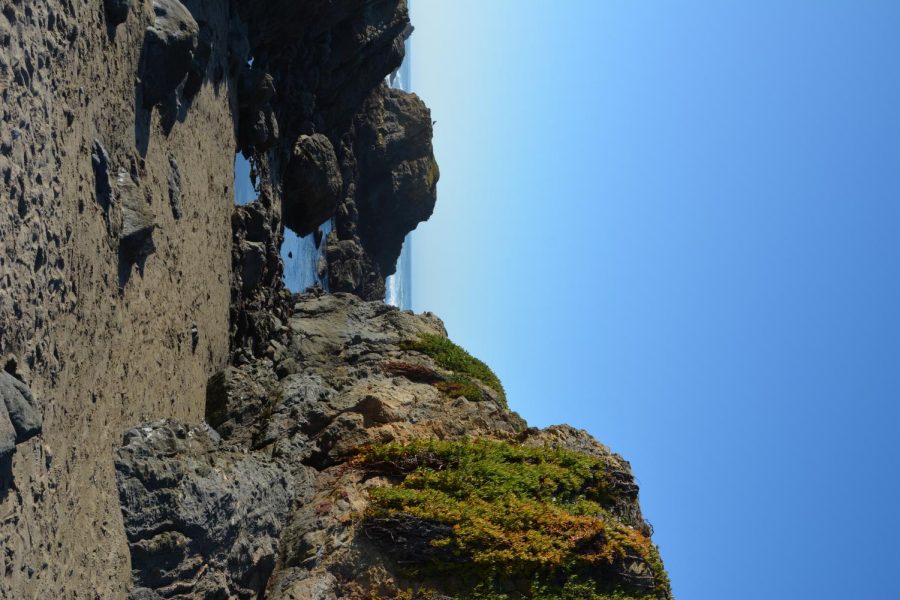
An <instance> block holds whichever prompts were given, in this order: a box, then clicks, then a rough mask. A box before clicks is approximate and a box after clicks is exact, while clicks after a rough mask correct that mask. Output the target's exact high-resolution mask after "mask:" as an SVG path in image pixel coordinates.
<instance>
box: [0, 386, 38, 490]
mask: <svg viewBox="0 0 900 600" xmlns="http://www.w3.org/2000/svg"><path fill="white" fill-rule="evenodd" d="M43 420H44V418H43V415H42V414H41V409H40V407H39V406H38V404H37V402H35V399H34V396H33V395H32V394H31V390H30V389H28V386H27V385H25V384H24V383H23V382H22V381H20V380H19V379H17V378H16V377H14V376H13V375H11V374H10V373H7V372H6V371H0V463H2V462H3V461H4V460H6V459H8V458H9V457H10V455H11V454H12V453H13V452H15V450H16V445H17V444H22V443H24V442H27V441H28V440H30V439H31V438H33V437H34V436H36V435H38V434H39V433H40V432H41V426H42V423H43ZM5 470H6V469H5V468H4V467H3V466H2V465H0V480H3V481H5V480H7V479H8V478H9V474H8V473H3V472H2V471H5ZM3 487H5V486H3V485H2V484H0V490H2V488H3Z"/></svg>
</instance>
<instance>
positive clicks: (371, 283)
mask: <svg viewBox="0 0 900 600" xmlns="http://www.w3.org/2000/svg"><path fill="white" fill-rule="evenodd" d="M353 132H354V137H353V146H352V151H351V152H348V153H347V154H346V155H345V157H344V163H343V166H344V172H345V178H346V179H347V180H349V181H350V183H349V184H348V185H347V188H348V189H349V190H350V193H348V194H347V195H345V197H344V199H343V201H342V203H341V205H340V206H339V207H338V210H337V212H336V214H335V228H334V231H333V233H332V234H331V235H330V236H329V237H328V240H327V243H328V246H327V250H326V256H327V259H328V264H329V288H330V289H331V290H332V291H337V292H352V293H355V294H357V295H359V296H360V297H362V298H366V299H369V300H376V299H381V298H384V279H385V278H386V277H387V276H389V275H392V274H393V273H394V272H395V270H396V264H397V259H398V258H399V257H400V251H401V249H402V247H403V240H404V238H405V237H406V235H407V234H408V233H409V232H410V231H412V230H413V229H415V228H416V226H417V225H418V224H419V223H421V222H422V221H425V220H427V219H428V218H429V217H430V216H431V213H432V211H433V210H434V205H435V201H436V199H437V181H438V178H439V171H438V166H437V162H436V161H435V158H434V151H433V149H432V145H431V138H432V121H431V112H430V111H429V110H428V108H427V107H426V106H425V104H424V103H423V102H422V101H421V100H420V99H419V97H418V96H416V95H415V94H409V93H407V92H404V91H402V90H397V89H393V88H389V87H387V85H385V84H382V85H381V86H379V88H378V89H377V90H376V91H375V92H374V93H373V94H372V95H371V96H370V97H369V98H368V99H367V101H366V105H365V108H364V110H363V111H362V112H361V113H360V114H359V115H358V116H357V117H356V119H355V120H354V130H353Z"/></svg>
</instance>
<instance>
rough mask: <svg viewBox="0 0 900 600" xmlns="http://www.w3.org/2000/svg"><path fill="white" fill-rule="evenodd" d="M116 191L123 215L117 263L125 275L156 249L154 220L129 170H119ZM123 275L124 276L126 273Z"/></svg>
mask: <svg viewBox="0 0 900 600" xmlns="http://www.w3.org/2000/svg"><path fill="white" fill-rule="evenodd" d="M116 194H117V199H118V201H119V205H120V209H121V216H122V224H121V229H120V231H119V262H120V265H119V267H120V271H122V272H123V273H122V275H124V273H125V272H128V271H130V269H131V267H132V265H135V264H136V265H138V267H139V268H140V269H143V267H144V261H146V259H147V257H149V256H150V255H151V254H153V253H154V252H155V251H156V245H155V244H154V243H153V230H154V229H156V223H155V219H154V215H153V211H152V209H151V207H150V205H149V204H147V202H146V200H145V199H144V196H143V194H142V193H141V190H140V188H139V187H138V185H137V182H136V181H135V180H134V179H133V178H132V177H131V175H130V174H129V173H127V172H125V171H120V172H119V175H118V177H116ZM124 279H125V280H127V277H124Z"/></svg>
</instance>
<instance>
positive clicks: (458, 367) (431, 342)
mask: <svg viewBox="0 0 900 600" xmlns="http://www.w3.org/2000/svg"><path fill="white" fill-rule="evenodd" d="M401 347H402V348H403V349H404V350H414V351H416V352H421V353H422V354H425V355H427V356H430V357H431V359H432V360H434V362H435V363H437V364H438V366H440V367H441V368H444V369H447V370H448V371H453V373H454V376H453V377H451V378H448V379H447V381H444V382H440V383H437V384H435V387H437V388H438V389H440V390H441V391H442V392H444V393H446V394H448V395H452V394H456V396H465V397H466V398H468V399H469V400H473V401H479V400H482V399H483V394H482V393H481V390H479V389H478V386H477V384H476V383H475V382H474V381H472V380H473V379H475V380H478V381H480V382H481V383H483V384H484V385H486V386H487V387H488V388H490V389H492V390H494V391H495V392H497V395H498V399H499V401H500V404H501V405H502V406H503V407H504V408H505V407H506V392H505V391H504V390H503V384H501V383H500V379H499V378H498V377H497V375H496V374H495V373H494V372H493V371H492V370H491V368H490V367H488V366H487V365H486V364H484V363H483V362H482V361H480V360H478V359H477V358H475V357H474V356H472V355H471V354H469V353H468V352H466V351H465V350H464V349H462V348H461V347H460V346H457V345H456V344H454V343H453V342H451V341H450V340H448V339H447V338H445V337H443V336H440V335H434V334H426V335H423V336H422V337H420V338H419V339H417V340H412V341H406V342H403V343H402V344H401ZM470 394H471V395H470Z"/></svg>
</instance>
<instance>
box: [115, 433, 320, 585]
mask: <svg viewBox="0 0 900 600" xmlns="http://www.w3.org/2000/svg"><path fill="white" fill-rule="evenodd" d="M114 461H115V468H116V480H117V483H118V487H119V498H120V501H121V505H122V514H123V516H124V522H125V532H126V534H127V537H128V543H129V546H130V549H131V556H132V568H133V577H134V581H135V584H136V585H137V586H139V587H143V588H147V589H148V590H152V591H153V592H155V593H156V594H157V596H152V595H150V596H148V595H146V594H148V593H149V592H144V591H143V590H142V591H141V593H143V594H145V596H143V597H144V598H155V597H162V598H172V597H179V598H188V597H189V598H242V599H250V598H258V597H261V595H262V594H261V593H262V591H263V590H264V589H265V586H266V582H267V581H268V578H269V574H270V573H271V572H272V570H273V569H274V567H275V561H276V557H277V553H278V540H279V533H280V531H281V527H282V526H283V524H284V521H285V520H286V518H287V515H288V512H289V510H290V508H291V506H292V503H293V501H294V499H295V497H296V498H298V500H299V501H302V500H303V498H304V492H303V486H302V484H303V479H302V473H301V477H300V478H297V477H295V476H294V475H293V473H294V472H295V469H291V468H288V466H286V465H282V464H278V463H277V462H276V461H274V460H272V459H270V458H267V457H266V456H264V455H257V454H250V455H246V454H243V453H240V452H230V451H229V450H228V449H227V448H226V447H224V446H223V445H222V441H221V439H220V438H219V436H218V435H217V434H216V433H215V432H214V431H212V430H211V429H210V428H209V427H208V426H197V427H188V426H185V425H182V424H179V423H176V422H173V421H157V422H154V423H151V424H149V425H147V426H144V427H141V428H138V429H132V430H130V431H129V432H128V433H126V434H125V438H124V444H123V446H122V447H121V448H119V449H117V450H116V451H115V453H114ZM139 597H140V596H139Z"/></svg>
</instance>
